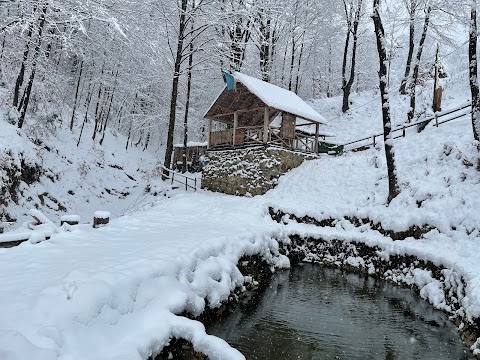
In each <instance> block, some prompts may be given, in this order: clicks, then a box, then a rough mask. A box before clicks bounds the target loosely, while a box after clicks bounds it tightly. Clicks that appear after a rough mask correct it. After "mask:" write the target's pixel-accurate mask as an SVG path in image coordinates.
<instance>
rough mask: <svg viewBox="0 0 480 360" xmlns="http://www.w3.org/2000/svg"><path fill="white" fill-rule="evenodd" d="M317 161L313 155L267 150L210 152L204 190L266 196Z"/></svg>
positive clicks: (205, 168) (203, 174)
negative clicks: (285, 176) (307, 162)
mask: <svg viewBox="0 0 480 360" xmlns="http://www.w3.org/2000/svg"><path fill="white" fill-rule="evenodd" d="M315 158H316V156H315V155H313V154H305V153H301V152H294V151H290V150H287V149H281V148H273V147H268V148H265V147H263V146H261V147H255V148H247V149H238V150H225V151H209V152H207V161H206V165H205V166H204V168H203V171H202V172H203V173H202V189H207V190H211V191H215V192H221V193H225V194H229V195H240V196H250V195H251V196H255V195H263V194H265V193H266V192H267V191H268V190H270V189H273V188H274V187H275V186H276V185H277V181H278V178H279V177H280V176H282V175H283V174H285V173H286V172H288V171H290V170H292V169H294V168H296V167H298V166H300V165H301V164H302V163H303V161H304V160H311V159H315Z"/></svg>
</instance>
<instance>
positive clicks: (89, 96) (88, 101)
mask: <svg viewBox="0 0 480 360" xmlns="http://www.w3.org/2000/svg"><path fill="white" fill-rule="evenodd" d="M91 81H92V80H91V79H90V82H91ZM92 94H93V87H92V85H91V84H90V89H89V91H88V94H87V99H86V100H85V115H84V117H83V123H82V128H81V129H80V135H79V136H78V141H77V147H78V146H79V145H80V140H81V139H82V134H83V128H84V127H85V124H86V123H87V121H88V108H89V107H90V102H91V100H92Z"/></svg>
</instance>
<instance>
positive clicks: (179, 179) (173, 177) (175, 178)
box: [160, 164, 197, 191]
mask: <svg viewBox="0 0 480 360" xmlns="http://www.w3.org/2000/svg"><path fill="white" fill-rule="evenodd" d="M160 167H161V168H162V169H163V170H164V171H166V172H168V179H169V180H170V181H171V184H172V185H173V183H174V182H175V183H178V184H180V185H182V187H183V186H185V191H188V189H192V190H193V191H197V178H195V177H189V176H186V175H184V174H182V173H179V172H176V171H173V170H172V169H169V168H167V167H165V166H164V165H163V164H160ZM189 181H190V183H189Z"/></svg>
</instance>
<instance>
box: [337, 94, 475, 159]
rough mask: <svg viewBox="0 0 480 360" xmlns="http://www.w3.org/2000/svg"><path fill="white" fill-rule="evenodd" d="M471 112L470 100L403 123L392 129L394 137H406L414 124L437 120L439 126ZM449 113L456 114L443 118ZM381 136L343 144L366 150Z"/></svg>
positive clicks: (349, 149)
mask: <svg viewBox="0 0 480 360" xmlns="http://www.w3.org/2000/svg"><path fill="white" fill-rule="evenodd" d="M465 109H467V110H465ZM471 113H472V105H471V103H470V102H468V103H465V104H463V105H460V106H459V107H457V108H455V109H450V110H447V111H443V112H439V113H436V114H435V115H434V116H432V117H429V118H427V119H423V120H421V121H416V122H412V123H409V124H405V125H402V126H400V127H397V128H395V129H392V131H391V135H392V139H398V138H402V137H405V136H406V129H408V128H411V127H414V126H419V125H425V126H426V125H427V124H428V123H430V122H431V121H435V125H434V126H435V127H438V126H440V125H442V124H445V123H447V122H450V121H453V120H457V119H460V118H462V117H464V116H467V115H469V114H471ZM447 115H454V116H453V117H451V118H448V119H446V120H441V119H442V118H444V117H445V116H447ZM399 132H401V134H399V135H395V133H399ZM381 136H382V137H383V132H382V133H377V134H373V135H370V136H367V137H364V138H361V139H358V140H354V141H350V142H348V143H345V144H343V146H344V147H347V146H348V149H346V150H348V151H362V150H366V149H368V148H370V147H371V146H375V145H377V138H378V137H381ZM370 139H372V142H371V143H366V144H365V143H363V142H364V141H367V140H370ZM351 145H354V146H351Z"/></svg>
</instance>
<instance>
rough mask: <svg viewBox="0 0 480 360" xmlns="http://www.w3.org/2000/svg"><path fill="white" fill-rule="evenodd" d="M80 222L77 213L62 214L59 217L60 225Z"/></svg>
mask: <svg viewBox="0 0 480 360" xmlns="http://www.w3.org/2000/svg"><path fill="white" fill-rule="evenodd" d="M79 223H80V216H79V215H64V216H62V217H60V226H62V225H63V224H68V225H78V224H79Z"/></svg>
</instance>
